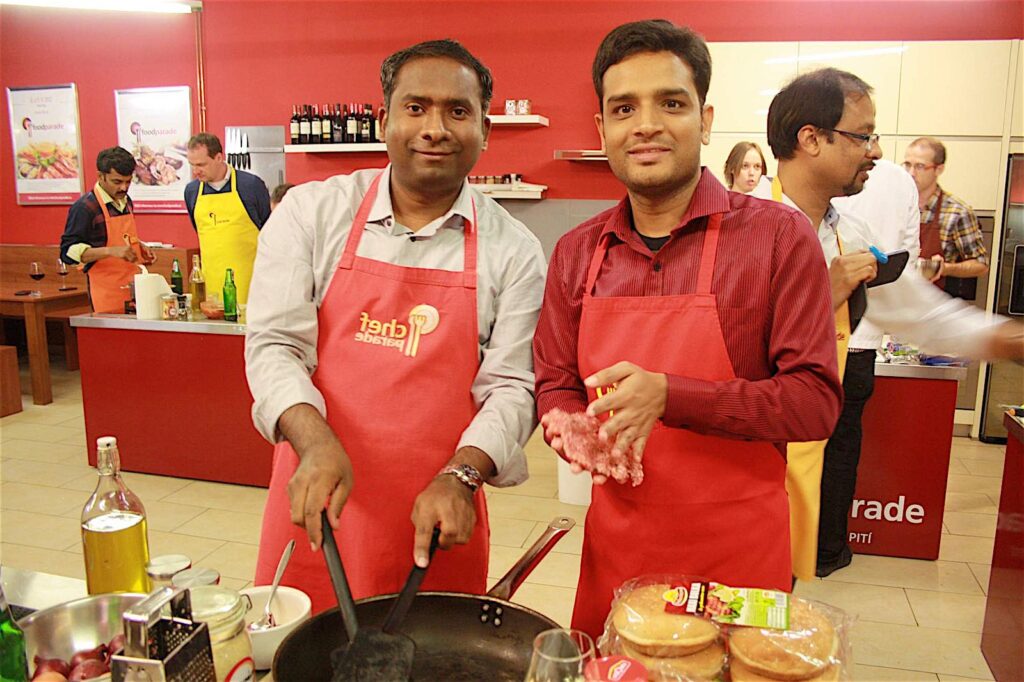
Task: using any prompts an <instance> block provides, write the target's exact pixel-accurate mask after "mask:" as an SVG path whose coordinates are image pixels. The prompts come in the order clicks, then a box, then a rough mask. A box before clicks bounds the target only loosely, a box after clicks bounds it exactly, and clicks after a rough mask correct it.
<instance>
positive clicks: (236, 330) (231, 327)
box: [71, 313, 245, 336]
mask: <svg viewBox="0 0 1024 682" xmlns="http://www.w3.org/2000/svg"><path fill="white" fill-rule="evenodd" d="M71 326H72V327H93V328H102V329H130V330H135V331H147V332H175V333H178V334H220V335H223V336H245V325H244V324H238V323H236V322H225V321H224V320H208V319H206V318H205V317H202V316H200V318H199V319H198V320H193V321H192V322H180V321H176V322H171V321H170V320H139V319H136V318H135V316H134V315H113V314H110V313H91V314H89V315H75V316H74V317H72V318H71Z"/></svg>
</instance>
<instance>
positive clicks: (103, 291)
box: [87, 197, 142, 314]
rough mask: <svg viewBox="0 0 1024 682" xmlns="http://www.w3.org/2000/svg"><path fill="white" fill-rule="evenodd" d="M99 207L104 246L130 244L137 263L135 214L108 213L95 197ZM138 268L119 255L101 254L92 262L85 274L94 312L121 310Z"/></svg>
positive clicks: (116, 311) (137, 240) (137, 242)
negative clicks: (103, 231) (105, 229)
mask: <svg viewBox="0 0 1024 682" xmlns="http://www.w3.org/2000/svg"><path fill="white" fill-rule="evenodd" d="M96 200H97V201H98V202H99V204H100V209H101V210H102V211H103V220H104V221H105V222H106V225H107V243H106V244H104V246H107V247H110V246H124V245H125V244H128V245H130V246H131V247H132V251H134V252H135V255H136V257H137V258H138V259H139V261H138V262H139V263H141V262H142V248H141V247H140V246H139V233H138V231H137V230H136V229H135V214H134V213H126V214H124V215H118V216H111V215H110V213H109V212H108V211H107V205H106V204H105V203H103V199H101V198H99V197H96ZM139 272H141V270H139V266H138V265H136V264H135V263H129V262H128V261H126V260H124V259H123V258H113V257H110V258H101V259H100V260H98V261H96V262H94V263H93V264H92V267H91V268H89V272H88V273H87V274H88V276H89V298H90V299H91V300H92V309H93V310H94V311H95V312H97V313H118V314H123V313H124V302H125V301H127V300H128V299H129V298H131V292H130V291H129V290H128V284H130V283H131V282H132V278H133V277H134V276H135V275H137V274H138V273H139Z"/></svg>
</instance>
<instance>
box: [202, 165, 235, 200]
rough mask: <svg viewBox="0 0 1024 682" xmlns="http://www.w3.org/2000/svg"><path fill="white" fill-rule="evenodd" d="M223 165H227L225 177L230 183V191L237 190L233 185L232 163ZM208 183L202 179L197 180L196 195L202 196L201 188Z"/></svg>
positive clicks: (233, 172)
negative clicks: (197, 193) (197, 192)
mask: <svg viewBox="0 0 1024 682" xmlns="http://www.w3.org/2000/svg"><path fill="white" fill-rule="evenodd" d="M225 165H227V167H228V173H227V177H228V181H229V182H230V183H231V191H232V192H237V191H238V188H237V187H235V169H234V167H232V165H231V164H230V163H229V164H225ZM208 184H209V183H206V182H203V181H202V180H200V181H199V195H198V196H203V188H204V187H205V186H206V185H208Z"/></svg>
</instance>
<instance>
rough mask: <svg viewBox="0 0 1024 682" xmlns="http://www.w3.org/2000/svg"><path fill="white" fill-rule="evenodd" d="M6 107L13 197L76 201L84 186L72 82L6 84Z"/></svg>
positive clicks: (32, 201) (37, 202) (35, 202)
mask: <svg viewBox="0 0 1024 682" xmlns="http://www.w3.org/2000/svg"><path fill="white" fill-rule="evenodd" d="M7 109H8V112H9V114H10V124H11V142H12V149H13V150H14V187H15V193H16V194H17V197H18V203H19V204H21V205H25V206H45V205H52V204H73V203H75V201H76V200H77V199H78V197H80V196H81V195H82V192H83V185H82V182H83V178H82V164H81V158H82V140H81V136H80V134H79V132H80V131H79V125H78V91H77V90H76V89H75V85H74V84H73V83H71V84H67V85H46V86H39V87H21V88H7Z"/></svg>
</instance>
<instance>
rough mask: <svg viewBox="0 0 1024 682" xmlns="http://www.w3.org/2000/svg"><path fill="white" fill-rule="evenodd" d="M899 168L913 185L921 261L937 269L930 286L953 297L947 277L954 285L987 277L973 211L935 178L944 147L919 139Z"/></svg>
mask: <svg viewBox="0 0 1024 682" xmlns="http://www.w3.org/2000/svg"><path fill="white" fill-rule="evenodd" d="M903 168H904V169H906V171H907V172H908V173H910V175H911V177H913V178H914V182H915V184H917V193H918V206H919V208H920V209H921V257H922V258H930V259H932V260H934V261H937V262H938V265H939V267H938V269H937V270H936V271H935V275H934V276H933V277H932V282H933V283H934V284H935V286H937V287H939V288H940V289H942V290H943V291H949V292H951V293H953V289H952V288H951V287H950V286H947V284H948V282H947V280H946V278H947V277H954V278H956V280H953V281H954V282H955V281H957V280H959V279H969V280H977V278H978V277H983V276H984V275H985V274H986V273H988V252H987V251H986V250H985V243H984V237H983V236H982V233H981V226H980V225H979V224H978V218H977V216H975V215H974V209H972V208H971V207H970V206H969V205H968V204H967V203H966V202H964V201H963V200H961V199H959V198H957V197H955V196H953V195H952V194H950V193H949V192H946V191H944V190H943V189H942V187H940V186H939V176H940V175H942V171H944V170H945V169H946V145H944V144H942V142H941V141H939V140H937V139H935V138H934V137H919V138H918V139H916V140H914V141H913V142H911V143H910V145H909V146H908V147H907V151H906V152H905V153H904V156H903ZM975 284H976V282H972V283H971V285H970V287H971V290H972V295H971V296H963V298H968V299H973V298H974V296H973V289H974V288H975ZM957 286H961V285H960V284H959V283H958V284H957ZM953 295H954V296H956V295H959V294H957V293H953Z"/></svg>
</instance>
